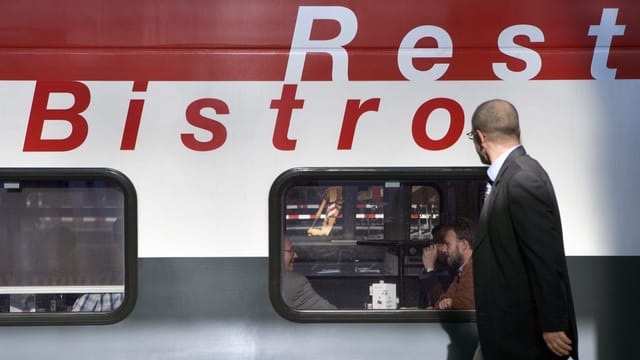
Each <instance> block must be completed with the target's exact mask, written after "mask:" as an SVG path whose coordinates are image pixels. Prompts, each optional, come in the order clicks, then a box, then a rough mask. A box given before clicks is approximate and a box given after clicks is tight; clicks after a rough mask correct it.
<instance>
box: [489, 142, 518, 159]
mask: <svg viewBox="0 0 640 360" xmlns="http://www.w3.org/2000/svg"><path fill="white" fill-rule="evenodd" d="M518 145H520V144H519V143H517V142H509V143H490V144H487V147H486V149H487V155H488V156H489V161H490V162H491V163H492V164H493V163H494V162H495V161H496V159H498V158H499V157H500V155H502V154H504V153H505V152H507V151H509V150H510V149H511V148H513V147H514V146H518Z"/></svg>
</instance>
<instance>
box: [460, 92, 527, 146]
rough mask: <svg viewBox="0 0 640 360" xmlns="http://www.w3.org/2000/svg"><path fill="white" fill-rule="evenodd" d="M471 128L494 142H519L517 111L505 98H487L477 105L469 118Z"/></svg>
mask: <svg viewBox="0 0 640 360" xmlns="http://www.w3.org/2000/svg"><path fill="white" fill-rule="evenodd" d="M471 126H472V127H473V130H480V131H482V132H483V133H484V134H485V135H486V136H487V140H489V141H492V142H495V143H516V144H517V143H520V121H519V120H518V111H517V110H516V108H515V107H514V106H513V105H512V104H511V103H509V102H508V101H505V100H499V99H496V100H489V101H486V102H484V103H482V104H480V105H479V106H478V108H477V109H476V111H475V112H474V113H473V117H472V118H471Z"/></svg>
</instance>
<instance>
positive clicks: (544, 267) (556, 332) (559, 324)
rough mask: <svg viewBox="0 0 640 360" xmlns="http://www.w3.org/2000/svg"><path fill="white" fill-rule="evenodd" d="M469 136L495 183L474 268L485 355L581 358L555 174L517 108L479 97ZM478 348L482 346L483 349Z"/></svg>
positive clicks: (482, 222)
mask: <svg viewBox="0 0 640 360" xmlns="http://www.w3.org/2000/svg"><path fill="white" fill-rule="evenodd" d="M472 127H473V130H472V132H471V133H469V137H470V138H472V139H473V140H474V144H475V148H476V151H477V153H478V155H479V156H480V159H481V161H482V162H483V163H485V164H488V165H490V167H489V169H488V172H487V173H488V175H489V178H490V179H491V180H492V181H493V186H492V189H491V192H490V193H489V196H488V198H487V199H486V200H485V204H484V207H483V209H482V212H481V214H480V221H479V223H478V232H477V237H476V243H475V244H474V254H473V258H474V260H473V265H474V266H473V270H474V277H475V291H476V293H475V295H476V309H477V313H476V314H477V325H478V333H479V338H480V349H481V352H482V356H484V359H556V358H567V357H568V355H571V356H572V357H573V359H577V358H578V357H577V355H578V354H577V331H576V321H575V313H574V309H573V301H572V298H571V291H570V287H569V277H568V272H567V265H566V260H565V255H564V246H563V239H562V229H561V224H560V215H559V211H558V205H557V202H556V197H555V194H554V191H553V187H552V185H551V181H550V180H549V177H548V175H547V173H546V172H545V170H544V169H543V168H542V167H541V166H540V164H539V163H538V162H537V161H535V160H533V159H532V158H531V157H529V156H528V155H527V153H526V152H525V150H524V148H523V147H522V145H521V144H520V126H519V120H518V113H517V111H516V109H515V107H514V106H513V105H511V104H510V103H508V102H506V101H503V100H492V101H488V102H485V103H483V104H481V105H480V106H479V107H478V108H477V109H476V111H475V112H474V114H473V117H472ZM478 355H480V354H478Z"/></svg>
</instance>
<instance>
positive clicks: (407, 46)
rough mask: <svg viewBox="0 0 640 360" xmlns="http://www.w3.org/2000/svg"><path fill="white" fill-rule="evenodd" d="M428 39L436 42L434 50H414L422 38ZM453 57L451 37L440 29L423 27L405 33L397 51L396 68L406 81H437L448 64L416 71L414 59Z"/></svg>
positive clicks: (435, 65)
mask: <svg viewBox="0 0 640 360" xmlns="http://www.w3.org/2000/svg"><path fill="white" fill-rule="evenodd" d="M426 37H430V38H433V39H435V40H436V43H437V45H438V47H436V48H416V44H417V43H418V41H419V40H420V39H422V38H426ZM452 56H453V42H452V41H451V36H449V34H448V33H447V32H446V31H445V30H444V29H443V28H441V27H437V26H432V25H424V26H419V27H417V28H415V29H413V30H411V31H409V32H408V33H407V35H405V37H404V38H403V39H402V42H401V43H400V48H399V49H398V68H399V69H400V72H401V73H402V75H404V77H405V78H407V80H414V81H431V80H438V79H439V78H440V77H442V75H444V73H445V72H446V71H447V69H448V68H449V64H434V65H433V66H432V67H431V68H429V69H428V70H418V69H416V68H415V67H414V66H413V59H415V58H451V57H452Z"/></svg>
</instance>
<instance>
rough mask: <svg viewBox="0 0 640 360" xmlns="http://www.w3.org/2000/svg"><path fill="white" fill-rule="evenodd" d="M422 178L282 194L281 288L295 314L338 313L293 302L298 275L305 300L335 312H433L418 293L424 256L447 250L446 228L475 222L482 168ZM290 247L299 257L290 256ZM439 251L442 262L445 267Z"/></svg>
mask: <svg viewBox="0 0 640 360" xmlns="http://www.w3.org/2000/svg"><path fill="white" fill-rule="evenodd" d="M421 171H423V172H424V173H423V174H414V173H406V172H400V173H401V174H400V175H398V174H395V173H394V172H392V171H383V172H382V173H381V174H376V173H375V172H369V171H368V172H365V173H359V172H357V171H355V172H354V173H353V174H352V176H351V175H350V174H349V170H348V169H343V170H342V172H341V171H335V172H330V173H329V172H322V171H319V172H318V173H317V174H316V175H317V177H315V178H314V177H313V176H310V175H309V173H305V174H304V176H303V177H301V178H300V179H296V177H295V176H291V178H290V179H289V180H288V181H287V182H286V183H284V185H283V186H282V188H281V189H280V192H278V194H280V196H279V197H278V198H277V200H278V204H277V208H278V209H279V212H280V214H281V215H280V216H282V217H281V218H280V220H279V221H276V222H275V223H279V224H282V227H281V228H279V229H280V230H279V233H280V235H279V237H278V239H277V240H276V241H278V242H280V244H279V245H278V246H279V249H280V250H281V251H283V253H281V255H280V257H281V261H285V260H284V259H286V261H285V264H283V267H282V268H281V270H282V272H281V278H280V286H279V289H280V290H279V292H280V294H281V296H282V297H283V298H284V300H285V301H284V303H285V304H286V305H287V306H289V307H290V308H292V309H295V310H327V309H333V307H327V306H324V305H322V306H321V305H317V306H315V307H314V306H307V305H304V306H302V305H300V304H299V303H296V302H292V301H291V300H290V291H291V281H290V278H291V273H295V274H297V275H296V276H298V275H299V276H300V277H304V278H305V279H306V280H305V281H304V283H305V287H307V290H306V293H307V295H308V297H310V298H315V299H323V300H326V303H328V304H331V306H334V307H335V308H336V309H337V310H338V312H340V311H346V312H347V313H348V314H353V311H362V315H363V316H366V314H367V312H368V310H382V311H384V310H386V309H406V310H412V309H414V310H417V309H433V308H434V307H433V306H432V305H431V302H428V301H427V300H428V299H426V298H427V295H425V294H424V293H423V292H424V291H423V289H422V288H421V286H422V283H421V281H422V280H423V279H422V275H423V272H424V271H425V269H424V263H423V257H422V255H423V249H424V248H425V247H428V246H430V245H432V244H434V247H435V243H436V242H438V243H439V245H438V248H439V249H442V244H443V240H442V235H440V236H436V234H437V232H438V231H439V229H442V228H443V226H444V227H446V226H449V225H451V224H453V223H455V222H456V221H457V220H458V219H459V218H463V217H464V218H468V219H477V218H478V216H479V212H480V209H481V205H482V204H481V199H482V197H481V195H482V191H483V189H484V184H485V181H484V180H483V179H484V169H474V170H473V171H468V170H464V171H460V172H459V173H458V172H456V171H451V170H447V171H445V172H442V171H438V170H436V171H433V173H430V172H429V169H421ZM418 172H419V171H418ZM336 175H337V176H336ZM332 176H335V178H332ZM272 191H273V189H272ZM271 200H272V201H273V198H272V199H271ZM272 205H273V204H272ZM289 247H291V248H292V249H295V256H294V257H287V256H286V250H288V249H289ZM440 252H441V254H440V256H439V259H438V261H439V262H438V263H442V262H445V263H446V252H444V251H440ZM289 260H291V263H288V261H289ZM286 267H289V269H288V270H287V268H286ZM438 270H439V271H440V270H441V269H440V268H439V269H438ZM445 287H446V284H445ZM309 294H311V295H309ZM316 295H317V296H316ZM318 304H325V303H324V302H318ZM325 305H326V304H325Z"/></svg>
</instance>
